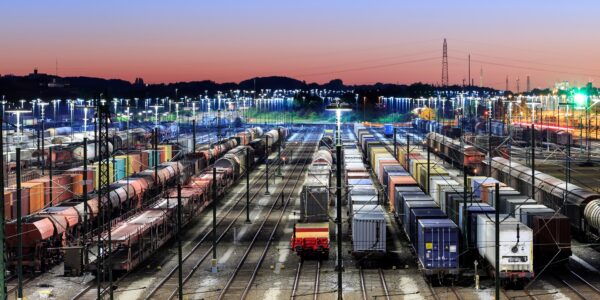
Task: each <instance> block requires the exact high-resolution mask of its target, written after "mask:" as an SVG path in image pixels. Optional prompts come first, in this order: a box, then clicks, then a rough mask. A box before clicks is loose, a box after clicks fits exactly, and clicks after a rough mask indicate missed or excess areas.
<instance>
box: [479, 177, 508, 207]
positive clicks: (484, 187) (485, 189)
mask: <svg viewBox="0 0 600 300" xmlns="http://www.w3.org/2000/svg"><path fill="white" fill-rule="evenodd" d="M499 185H500V187H503V186H506V184H504V183H502V182H500V184H499ZM479 188H480V189H481V194H480V195H481V202H484V203H489V199H488V194H489V190H490V189H495V188H496V183H495V182H490V183H482V184H480V185H479Z"/></svg>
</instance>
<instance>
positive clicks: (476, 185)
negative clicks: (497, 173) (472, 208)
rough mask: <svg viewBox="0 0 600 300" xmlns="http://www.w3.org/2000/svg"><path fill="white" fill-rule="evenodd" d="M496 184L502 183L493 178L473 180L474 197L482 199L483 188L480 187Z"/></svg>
mask: <svg viewBox="0 0 600 300" xmlns="http://www.w3.org/2000/svg"><path fill="white" fill-rule="evenodd" d="M496 182H500V181H498V180H496V179H495V178H492V177H485V178H473V180H472V181H471V188H472V189H473V197H477V198H481V188H480V187H479V186H480V185H482V184H484V183H486V184H487V183H496Z"/></svg>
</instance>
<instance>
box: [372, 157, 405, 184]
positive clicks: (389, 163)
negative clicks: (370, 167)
mask: <svg viewBox="0 0 600 300" xmlns="http://www.w3.org/2000/svg"><path fill="white" fill-rule="evenodd" d="M399 165H400V164H399V163H398V161H397V160H395V159H394V160H381V161H379V173H377V179H378V180H379V183H381V184H383V176H384V175H385V174H384V172H383V167H384V166H399Z"/></svg>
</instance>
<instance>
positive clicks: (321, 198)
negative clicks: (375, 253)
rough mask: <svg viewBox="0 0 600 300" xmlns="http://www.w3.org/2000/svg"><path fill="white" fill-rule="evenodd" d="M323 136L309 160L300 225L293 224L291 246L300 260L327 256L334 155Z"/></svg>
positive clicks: (302, 197) (302, 192)
mask: <svg viewBox="0 0 600 300" xmlns="http://www.w3.org/2000/svg"><path fill="white" fill-rule="evenodd" d="M331 141H332V140H331V138H330V137H328V136H326V135H325V136H323V137H322V138H321V140H320V142H319V144H320V145H321V148H324V149H321V150H318V151H317V152H316V153H315V154H314V155H313V157H312V162H311V164H310V166H309V167H308V172H307V175H306V179H305V181H304V184H303V185H302V190H301V192H300V203H301V207H300V223H296V224H294V230H293V235H292V238H291V240H290V247H291V248H292V250H293V251H294V252H296V254H297V255H298V256H300V257H301V258H317V259H326V258H328V257H329V241H330V240H329V202H330V197H329V193H330V190H329V188H330V185H331V169H332V164H333V156H332V154H331V152H330V150H328V147H327V146H326V144H327V143H328V142H331Z"/></svg>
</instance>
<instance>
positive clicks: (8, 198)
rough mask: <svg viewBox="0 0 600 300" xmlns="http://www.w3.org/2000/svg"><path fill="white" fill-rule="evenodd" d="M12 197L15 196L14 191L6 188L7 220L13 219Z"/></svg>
mask: <svg viewBox="0 0 600 300" xmlns="http://www.w3.org/2000/svg"><path fill="white" fill-rule="evenodd" d="M12 197H13V193H12V191H9V190H7V189H4V219H5V220H10V219H12V218H11V216H12V210H11V209H12V208H11V203H12Z"/></svg>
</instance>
